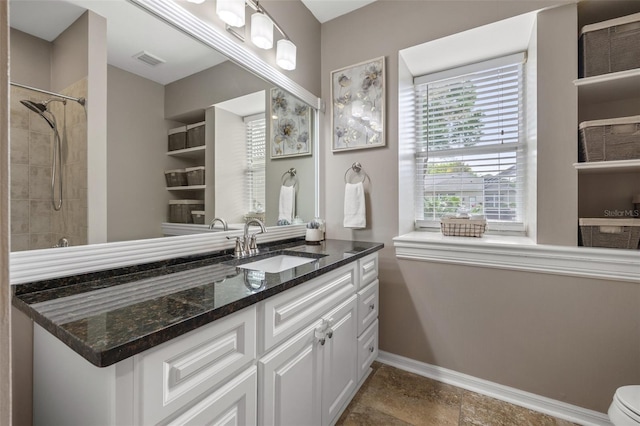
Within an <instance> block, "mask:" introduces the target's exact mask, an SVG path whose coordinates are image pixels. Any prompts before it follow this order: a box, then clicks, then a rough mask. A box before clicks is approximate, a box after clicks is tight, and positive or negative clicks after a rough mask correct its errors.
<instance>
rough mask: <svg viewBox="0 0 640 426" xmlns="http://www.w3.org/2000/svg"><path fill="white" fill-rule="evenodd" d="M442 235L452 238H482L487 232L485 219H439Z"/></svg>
mask: <svg viewBox="0 0 640 426" xmlns="http://www.w3.org/2000/svg"><path fill="white" fill-rule="evenodd" d="M440 230H441V231H442V235H446V236H452V237H482V234H484V232H485V231H486V230H487V221H486V220H485V219H463V218H454V217H443V218H442V219H440Z"/></svg>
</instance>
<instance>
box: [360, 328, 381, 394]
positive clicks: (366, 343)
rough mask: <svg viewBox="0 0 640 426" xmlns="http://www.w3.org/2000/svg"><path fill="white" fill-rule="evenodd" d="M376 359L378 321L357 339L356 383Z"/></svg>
mask: <svg viewBox="0 0 640 426" xmlns="http://www.w3.org/2000/svg"><path fill="white" fill-rule="evenodd" d="M377 357H378V320H377V319H376V320H375V321H374V322H373V324H371V325H370V326H369V328H367V330H366V331H365V332H364V333H362V336H360V337H358V381H360V380H362V378H363V377H364V376H365V375H366V374H367V371H368V370H369V367H371V363H373V361H375V359H376V358H377Z"/></svg>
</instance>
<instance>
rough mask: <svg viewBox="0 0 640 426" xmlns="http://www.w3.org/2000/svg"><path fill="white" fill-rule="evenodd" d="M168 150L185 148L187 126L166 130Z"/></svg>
mask: <svg viewBox="0 0 640 426" xmlns="http://www.w3.org/2000/svg"><path fill="white" fill-rule="evenodd" d="M168 139H169V151H176V150H178V149H185V148H186V147H187V126H181V127H176V128H175V129H170V130H169V132H168Z"/></svg>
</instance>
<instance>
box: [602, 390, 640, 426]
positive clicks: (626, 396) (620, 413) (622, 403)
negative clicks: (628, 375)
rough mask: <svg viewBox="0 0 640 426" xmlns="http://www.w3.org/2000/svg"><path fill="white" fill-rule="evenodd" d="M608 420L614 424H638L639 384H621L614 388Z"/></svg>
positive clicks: (636, 425)
mask: <svg viewBox="0 0 640 426" xmlns="http://www.w3.org/2000/svg"><path fill="white" fill-rule="evenodd" d="M609 420H611V423H613V424H614V425H615V426H638V425H640V385H633V386H622V387H621V388H618V389H617V390H616V394H615V395H614V396H613V402H612V403H611V406H609Z"/></svg>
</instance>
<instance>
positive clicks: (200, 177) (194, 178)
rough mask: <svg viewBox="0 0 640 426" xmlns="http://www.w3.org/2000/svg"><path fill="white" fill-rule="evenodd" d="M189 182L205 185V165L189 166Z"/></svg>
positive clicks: (187, 170)
mask: <svg viewBox="0 0 640 426" xmlns="http://www.w3.org/2000/svg"><path fill="white" fill-rule="evenodd" d="M185 170H186V172H187V183H188V184H189V185H190V186H191V185H204V166H198V167H187V168H186V169H185Z"/></svg>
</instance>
